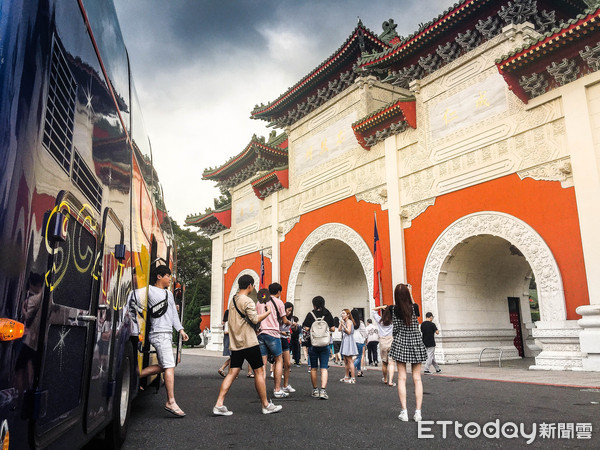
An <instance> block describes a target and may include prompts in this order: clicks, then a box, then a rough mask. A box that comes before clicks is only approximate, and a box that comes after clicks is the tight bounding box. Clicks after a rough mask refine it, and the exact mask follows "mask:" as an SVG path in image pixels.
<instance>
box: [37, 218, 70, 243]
mask: <svg viewBox="0 0 600 450" xmlns="http://www.w3.org/2000/svg"><path fill="white" fill-rule="evenodd" d="M42 231H43V233H44V235H45V236H46V238H47V239H48V241H50V242H56V241H61V242H64V241H65V239H66V238H67V217H66V216H65V215H64V214H63V213H61V212H58V211H57V212H55V213H54V214H53V213H52V212H51V211H46V213H45V214H44V228H43V230H42Z"/></svg>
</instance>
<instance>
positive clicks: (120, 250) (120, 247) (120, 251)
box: [115, 244, 127, 261]
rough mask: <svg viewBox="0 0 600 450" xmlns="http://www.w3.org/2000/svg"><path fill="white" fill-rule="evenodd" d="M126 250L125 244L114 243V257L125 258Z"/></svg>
mask: <svg viewBox="0 0 600 450" xmlns="http://www.w3.org/2000/svg"><path fill="white" fill-rule="evenodd" d="M126 252H127V246H126V245H125V244H117V245H115V258H116V259H118V260H119V261H123V260H124V259H125V253H126Z"/></svg>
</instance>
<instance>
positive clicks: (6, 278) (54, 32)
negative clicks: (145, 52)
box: [0, 0, 175, 450]
mask: <svg viewBox="0 0 600 450" xmlns="http://www.w3.org/2000/svg"><path fill="white" fill-rule="evenodd" d="M0 173H1V175H2V177H1V181H0V432H1V436H0V442H1V444H2V446H1V448H2V449H3V450H6V449H18V448H48V447H50V448H64V447H68V448H78V447H81V446H82V445H83V444H84V443H85V442H87V441H89V440H91V439H92V438H94V437H95V436H98V435H100V436H104V437H105V438H106V439H107V441H108V444H110V446H111V447H119V446H120V445H121V443H122V442H123V440H124V438H125V433H126V430H127V423H128V417H129V411H130V404H131V401H132V398H133V397H134V396H135V395H136V393H137V392H138V389H139V387H140V383H141V384H142V386H141V387H144V384H145V383H146V382H150V381H152V380H139V372H140V369H141V367H142V365H146V364H149V363H152V362H153V361H155V355H154V354H153V353H152V352H151V351H150V349H149V344H148V340H147V329H146V328H147V327H146V326H145V324H146V321H145V317H146V312H145V306H146V301H147V297H146V296H147V289H148V284H149V282H150V271H151V269H152V268H153V267H155V266H156V265H158V264H167V265H168V266H169V267H171V269H172V270H174V269H175V267H174V264H175V250H174V241H173V232H172V226H171V223H170V220H169V217H168V216H167V214H166V208H165V205H164V202H163V194H162V188H161V185H160V183H159V180H158V177H157V173H156V171H155V170H154V167H153V165H152V152H151V147H150V142H149V140H148V136H147V134H146V131H145V129H144V122H143V119H142V114H141V111H140V105H139V103H138V99H137V95H136V90H135V85H134V83H133V78H132V77H131V71H130V66H129V58H128V55H127V50H126V48H125V45H124V43H123V38H122V35H121V30H120V27H119V23H118V20H117V16H116V12H115V8H114V5H113V4H112V1H107V0H102V1H98V0H39V1H38V0H10V1H4V2H1V3H0ZM128 300H130V301H132V304H134V305H136V306H137V307H136V308H132V312H129V311H128V308H127V306H126V303H127V302H128ZM134 325H135V327H134ZM138 329H139V333H137V330H138ZM151 359H152V360H151ZM154 381H156V380H154ZM158 381H160V380H158Z"/></svg>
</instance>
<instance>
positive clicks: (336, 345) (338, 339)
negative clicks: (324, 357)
mask: <svg viewBox="0 0 600 450" xmlns="http://www.w3.org/2000/svg"><path fill="white" fill-rule="evenodd" d="M333 324H334V326H335V330H334V331H333V333H331V339H333V362H334V364H342V355H340V348H341V346H342V332H341V331H340V330H339V326H340V318H339V317H334V318H333Z"/></svg>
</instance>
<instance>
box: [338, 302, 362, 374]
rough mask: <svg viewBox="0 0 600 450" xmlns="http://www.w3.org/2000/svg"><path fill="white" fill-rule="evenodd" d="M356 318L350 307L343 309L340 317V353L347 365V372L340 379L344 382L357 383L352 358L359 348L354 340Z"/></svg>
mask: <svg viewBox="0 0 600 450" xmlns="http://www.w3.org/2000/svg"><path fill="white" fill-rule="evenodd" d="M355 325H356V324H355V323H354V318H353V317H352V314H350V310H349V309H342V314H341V317H340V331H341V332H342V346H341V348H340V353H341V354H342V357H343V358H344V365H345V366H346V373H345V376H344V378H342V379H340V381H341V382H342V383H348V384H355V383H356V378H355V376H354V374H355V368H354V362H353V361H352V359H353V358H354V357H355V356H357V355H358V348H357V347H356V342H354V327H355Z"/></svg>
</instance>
